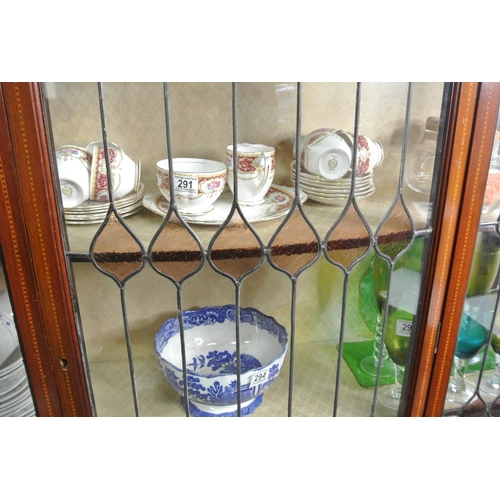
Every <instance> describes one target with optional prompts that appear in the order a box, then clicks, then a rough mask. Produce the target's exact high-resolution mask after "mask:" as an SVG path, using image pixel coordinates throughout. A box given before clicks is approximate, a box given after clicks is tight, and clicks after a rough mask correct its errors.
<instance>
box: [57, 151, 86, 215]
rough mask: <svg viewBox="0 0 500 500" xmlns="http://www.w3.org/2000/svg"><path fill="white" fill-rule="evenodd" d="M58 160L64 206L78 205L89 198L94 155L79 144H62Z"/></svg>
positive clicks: (58, 152)
mask: <svg viewBox="0 0 500 500" xmlns="http://www.w3.org/2000/svg"><path fill="white" fill-rule="evenodd" d="M56 161H57V171H58V175H59V185H60V189H61V197H62V204H63V207H64V208H73V207H77V206H78V205H80V204H81V203H83V202H84V201H86V200H88V199H89V179H90V164H91V162H92V156H91V155H90V154H89V153H88V152H87V151H86V150H85V149H83V148H80V147H78V146H61V147H59V148H57V150H56Z"/></svg>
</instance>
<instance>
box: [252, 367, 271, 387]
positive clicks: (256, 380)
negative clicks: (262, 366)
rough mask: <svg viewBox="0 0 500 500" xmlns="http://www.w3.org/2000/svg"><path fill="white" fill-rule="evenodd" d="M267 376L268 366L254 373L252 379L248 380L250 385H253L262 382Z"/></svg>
mask: <svg viewBox="0 0 500 500" xmlns="http://www.w3.org/2000/svg"><path fill="white" fill-rule="evenodd" d="M268 377H269V368H267V369H266V370H262V371H261V372H258V373H256V374H255V375H254V376H253V377H252V380H251V381H250V387H253V386H255V385H259V384H262V383H263V382H265V381H266V380H267V379H268Z"/></svg>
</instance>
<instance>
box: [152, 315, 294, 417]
mask: <svg viewBox="0 0 500 500" xmlns="http://www.w3.org/2000/svg"><path fill="white" fill-rule="evenodd" d="M235 318H236V315H235V306H234V305H226V306H221V307H205V308H203V309H199V310H196V311H185V312H184V313H183V323H184V336H185V348H186V365H187V370H186V371H187V385H188V391H187V392H188V399H189V408H190V414H191V415H193V416H207V417H232V416H236V415H237V408H238V407H237V375H236V373H237V363H236V327H235ZM179 332H180V329H179V319H178V318H177V317H176V318H173V319H169V320H167V321H166V322H165V323H164V324H163V326H162V327H161V329H160V331H159V332H158V333H157V334H156V337H155V351H156V356H157V358H158V363H159V365H160V368H161V369H162V371H163V374H164V375H165V377H166V378H167V380H168V381H169V382H170V384H171V385H172V387H173V388H174V389H175V390H176V391H177V392H178V393H179V394H180V395H181V401H183V400H184V397H183V396H184V383H183V373H182V353H181V339H180V335H179ZM287 349H288V335H287V332H286V330H285V328H284V327H283V326H282V325H280V324H279V323H278V322H277V321H276V320H275V319H274V318H272V317H270V316H266V315H265V314H262V313H261V312H260V311H258V310H257V309H253V308H251V307H247V308H240V359H241V362H240V365H241V377H240V382H241V414H242V415H248V414H250V413H252V412H253V411H254V410H255V408H257V407H258V406H259V405H260V403H261V401H262V395H263V393H264V391H265V390H266V389H267V388H268V387H269V386H270V385H271V384H272V383H273V382H274V380H275V379H276V377H277V376H278V375H279V373H280V370H281V367H282V366H283V362H284V360H285V356H286V352H287ZM183 403H184V401H183Z"/></svg>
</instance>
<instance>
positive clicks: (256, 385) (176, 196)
mask: <svg viewBox="0 0 500 500" xmlns="http://www.w3.org/2000/svg"><path fill="white" fill-rule="evenodd" d="M443 89H444V86H443V84H442V83H418V84H414V85H413V86H409V85H408V84H406V83H366V84H363V85H357V84H356V83H313V82H309V83H306V84H302V85H300V84H297V83H290V82H279V83H270V82H268V83H257V82H255V83H240V84H237V85H232V84H230V83H224V82H222V83H220V82H219V83H181V82H176V83H172V84H169V85H166V86H164V85H163V84H161V83H104V84H103V85H102V86H98V85H97V84H94V83H48V84H46V92H47V97H48V105H49V110H50V116H51V120H52V123H51V126H52V133H53V138H54V147H55V150H56V151H58V152H59V153H58V155H57V160H58V161H57V164H56V165H55V166H54V168H55V170H56V171H57V172H58V175H59V180H60V186H61V187H60V196H61V202H62V204H63V216H64V219H65V221H66V227H65V228H66V232H67V236H68V238H67V240H68V254H69V256H70V259H71V260H72V261H73V273H74V279H75V287H76V290H77V295H78V302H79V310H80V313H81V323H82V326H83V335H84V338H85V345H86V355H87V358H88V366H89V372H90V373H89V375H90V380H91V384H92V389H93V392H94V399H95V402H96V412H97V414H98V415H99V416H121V415H127V416H128V415H144V416H182V415H185V414H190V415H213V414H214V413H215V414H220V413H222V414H230V415H234V414H242V415H243V414H244V415H247V414H250V415H252V416H256V417H258V416H286V415H290V416H333V415H336V416H369V415H394V414H396V412H397V408H396V409H394V408H392V409H391V408H387V407H385V406H381V405H380V404H379V403H378V402H377V401H378V396H379V393H380V394H381V393H383V388H384V387H391V386H393V385H394V383H395V370H396V367H395V366H394V363H393V362H392V361H391V358H390V356H391V354H390V352H389V353H388V352H387V350H386V349H385V347H384V343H385V340H386V339H387V338H390V335H396V334H397V335H400V336H401V337H403V338H404V339H408V338H409V337H408V334H411V332H412V331H413V330H412V328H411V324H412V321H413V320H412V319H410V318H409V317H406V316H408V314H410V313H411V315H413V316H415V315H416V309H415V307H417V305H418V304H413V303H412V307H410V306H409V305H408V304H406V305H405V307H406V309H410V311H406V310H405V311H406V313H407V314H406V316H405V315H404V314H403V316H404V318H399V317H397V318H396V319H395V320H393V317H395V316H394V314H392V313H393V311H392V309H391V310H390V312H385V310H384V308H383V307H381V303H380V300H379V301H377V293H376V291H375V285H374V283H375V281H374V269H375V267H377V266H376V260H377V259H378V258H382V260H383V261H384V262H385V263H386V266H387V269H386V271H387V280H386V282H387V283H388V282H389V281H388V279H389V278H388V276H395V278H391V279H392V281H391V283H392V285H393V287H397V286H401V285H398V283H399V281H400V280H399V277H400V276H401V275H402V274H404V273H405V272H406V271H401V270H400V269H409V270H410V271H411V272H406V274H405V280H406V279H409V280H410V281H411V282H412V284H414V283H413V282H414V281H415V280H413V278H414V277H415V275H414V274H413V273H417V274H418V273H419V272H420V271H417V270H415V269H414V267H415V264H414V263H413V260H415V259H417V260H418V262H419V263H420V260H419V258H417V257H415V256H411V252H414V250H412V249H414V248H415V245H416V246H417V247H418V248H419V251H420V254H419V255H421V254H422V246H420V247H419V246H418V245H420V243H419V242H420V241H421V240H423V239H425V241H426V242H428V240H429V239H430V237H431V235H432V233H431V228H430V224H429V215H430V211H431V210H432V203H431V202H430V200H431V196H432V194H431V193H432V189H433V186H434V185H435V183H436V181H435V179H434V175H433V174H434V168H435V165H434V160H435V157H436V149H437V144H438V138H437V137H436V136H435V135H433V134H435V128H436V119H435V117H440V116H441V108H442V106H443V104H442V97H443ZM298 114H299V117H300V120H299V122H300V130H299V131H297V115H298ZM233 132H235V135H233ZM297 133H298V134H297ZM297 135H299V142H298V144H296V139H297ZM429 141H430V146H429ZM235 146H236V155H235V154H234V147H235ZM422 151H424V153H425V154H426V155H427V156H426V161H425V162H423V163H424V166H422V167H419V166H418V165H420V164H421V163H418V161H420V162H422V161H423V160H422V157H423V156H425V155H424V153H422ZM169 154H170V155H171V157H172V158H170V159H169V158H168V156H169ZM415 158H417V160H418V161H417V160H415ZM169 160H170V161H169ZM158 163H160V165H158ZM410 164H411V165H412V167H411V171H408V169H409V165H410ZM200 165H201V167H200ZM221 165H222V167H221ZM414 165H417V166H414ZM234 166H236V168H235V167H234ZM218 168H222V170H223V171H224V174H223V175H224V178H223V180H222V181H221V180H220V179H219V178H218V176H219V175H220V174H219V170H217V169H218ZM76 170H79V171H80V173H81V175H77V174H76ZM436 170H438V169H436ZM108 173H109V174H110V176H111V182H108V179H107V177H108ZM235 177H236V178H237V179H238V182H237V183H235V182H234V179H235ZM87 178H88V184H89V186H88V188H86V187H85V186H84V188H81V189H79V190H78V189H73V190H72V189H71V187H72V185H70V184H71V182H72V183H73V184H75V185H78V184H79V183H82V182H83V184H85V182H86V181H85V179H87ZM81 179H83V181H82V180H81ZM96 179H97V180H96ZM124 180H127V182H129V183H128V184H127V183H126V182H124ZM221 182H222V184H223V185H224V184H225V185H224V189H223V190H222V191H221V192H219V191H218V188H219V187H220V184H221ZM96 183H97V184H96ZM124 184H127V185H128V186H129V187H128V188H127V190H126V191H127V192H125V191H119V189H120V188H121V187H123V185H124ZM96 185H98V186H99V187H100V188H101V189H99V190H98V189H97V188H96V187H95V186H96ZM235 187H236V191H237V193H236V192H235ZM73 193H75V194H73ZM82 193H83V197H84V198H85V197H86V196H87V193H88V199H85V200H82V201H79V200H80V198H78V196H80V197H81V196H82ZM172 195H173V200H172V199H171V197H172ZM110 198H111V201H110ZM75 200H76V202H75ZM207 200H208V201H207ZM205 201H207V203H204V202H205ZM110 203H111V209H112V212H113V213H115V212H116V213H118V214H119V216H120V218H121V222H120V223H119V224H118V225H116V227H115V225H114V222H115V218H113V219H112V220H111V224H112V227H111V226H109V224H110V222H109V221H108V223H107V225H106V226H105V228H104V229H101V224H103V221H104V220H105V218H106V216H107V214H108V211H109V210H110ZM70 205H72V206H70ZM199 207H202V208H201V209H200V208H199ZM165 217H167V218H168V221H167V222H165ZM113 229H116V230H113ZM98 231H101V233H100V234H98ZM417 231H419V234H424V235H425V236H424V237H419V238H415V234H416V232H417ZM96 235H97V236H96ZM132 235H133V236H132ZM121 240H123V241H124V242H125V243H124V244H122V243H121ZM94 241H95V246H92V245H93V242H94ZM417 253H418V252H417ZM379 254H381V255H382V257H380V255H379ZM376 255H378V256H379V257H376ZM409 255H410V256H409ZM412 259H413V260H412ZM92 262H94V264H95V265H92ZM409 262H410V263H409ZM143 264H145V265H143ZM377 272H379V271H378V267H377ZM384 272H385V271H384ZM406 275H411V277H410V278H408V277H407V276H406ZM419 278H420V277H419ZM398 280H399V281H398ZM418 283H420V281H418ZM418 283H417V284H416V287H415V288H414V289H413V292H412V293H413V295H412V296H411V298H410V299H411V300H416V299H415V297H417V298H418V296H419V289H420V288H419V286H418ZM396 289H397V288H396ZM378 297H379V299H380V293H379V296H378ZM389 297H391V299H392V296H391V295H390V293H389ZM391 299H390V300H388V301H387V300H386V301H385V303H386V304H391V307H393V306H394V307H395V305H394V304H392V302H391ZM410 299H409V300H410ZM411 300H410V302H411ZM396 309H397V307H396ZM179 311H182V312H183V313H184V314H185V316H183V321H182V322H179ZM238 313H239V314H238ZM386 317H387V320H386V319H385V318H386ZM167 321H169V322H168V323H166V322H167ZM398 321H399V323H398ZM394 322H395V323H394ZM401 322H403V323H405V325H406V328H407V329H409V331H408V330H407V331H404V332H403V330H401V331H400V330H398V331H397V332H399V333H397V332H395V331H394V328H393V325H394V324H396V326H397V325H401V324H402V323H401ZM212 323H213V324H217V325H219V327H220V329H219V330H220V331H223V332H224V336H223V338H219V337H217V336H216V334H215V333H214V331H215V329H211V328H210V326H211V325H212ZM384 326H385V327H384ZM391 328H392V331H390V330H391ZM398 328H399V327H398ZM401 328H403V327H401ZM283 329H284V330H283ZM219 330H217V331H219ZM283 331H286V335H285V334H283V333H280V332H283ZM198 332H201V333H199V334H198ZM205 332H207V333H206V335H208V337H207V338H205V337H204V336H205ZM157 333H158V335H157ZM212 336H214V338H212ZM171 339H172V342H174V344H173V345H175V347H174V348H172V352H173V353H174V354H175V357H174V358H168V360H166V361H164V360H163V358H162V353H163V351H164V350H165V349H166V350H168V349H169V348H170V347H169V343H170V342H169V341H170V340H171ZM219 344H220V345H219ZM260 345H264V346H266V347H265V349H261V348H260V347H257V346H260ZM207 346H208V347H207ZM214 346H216V347H214ZM159 349H160V350H161V352H160V351H159ZM205 349H206V350H205ZM403 350H404V348H403ZM261 351H265V352H266V353H268V352H272V353H274V356H272V357H271V358H270V359H268V358H262V354H261ZM164 355H165V356H167V353H166V351H165V354H164ZM261 358H262V359H261ZM403 358H404V353H403V354H400V356H398V358H397V359H396V360H394V361H396V362H398V363H400V365H401V366H403V365H404V363H403V362H402V361H401V359H403ZM365 359H368V360H369V361H370V362H364V360H365ZM209 363H210V364H209ZM172 366H175V369H174V368H172ZM367 367H368V368H367ZM203 370H210V373H211V374H213V373H217V374H218V376H222V375H224V376H227V377H232V378H231V379H230V381H229V383H228V384H226V382H225V381H222V379H217V380H214V379H213V377H212V378H211V377H207V376H206V372H205V371H203ZM221 370H222V371H224V372H231V373H223V374H221V373H220V371H221ZM400 372H401V370H400ZM207 379H210V380H209V381H207ZM397 387H398V386H396V392H397V390H398V389H397ZM238 389H239V390H238ZM235 390H236V394H238V392H239V394H240V397H237V398H236V400H235V399H234V391H235ZM263 390H265V393H264V392H261V391H263ZM186 394H187V395H188V399H190V405H186V401H185V396H186ZM261 396H263V397H261ZM392 406H394V405H392ZM214 408H215V409H214Z"/></svg>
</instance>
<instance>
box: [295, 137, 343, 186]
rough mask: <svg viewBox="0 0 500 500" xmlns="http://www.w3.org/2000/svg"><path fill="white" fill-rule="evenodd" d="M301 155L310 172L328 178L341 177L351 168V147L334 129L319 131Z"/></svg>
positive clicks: (305, 166) (306, 168) (305, 146)
mask: <svg viewBox="0 0 500 500" xmlns="http://www.w3.org/2000/svg"><path fill="white" fill-rule="evenodd" d="M300 156H301V162H302V164H303V165H304V168H305V170H306V171H307V172H308V173H310V174H312V175H318V176H321V177H323V178H325V179H328V180H336V179H340V178H341V177H343V176H344V175H345V174H347V172H349V170H350V169H351V160H352V152H351V148H350V147H349V144H348V143H347V142H346V141H345V140H344V139H343V138H342V137H340V136H338V135H337V134H336V133H335V130H333V129H324V130H323V131H321V132H319V131H318V134H315V135H314V136H313V137H312V138H311V139H310V140H309V141H308V142H307V144H305V145H304V147H303V149H302V150H301V153H300Z"/></svg>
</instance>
